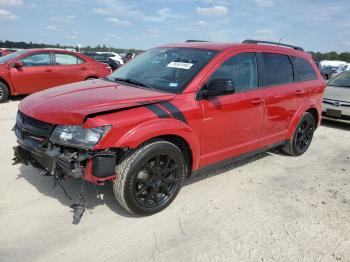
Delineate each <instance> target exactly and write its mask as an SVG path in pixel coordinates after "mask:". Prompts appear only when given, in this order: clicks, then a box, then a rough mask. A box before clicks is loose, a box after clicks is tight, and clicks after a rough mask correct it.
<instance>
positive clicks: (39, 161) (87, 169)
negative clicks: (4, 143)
mask: <svg viewBox="0 0 350 262" xmlns="http://www.w3.org/2000/svg"><path fill="white" fill-rule="evenodd" d="M18 143H19V145H18V146H16V147H14V156H15V157H14V161H15V163H22V164H25V165H31V166H33V167H35V168H39V169H41V170H43V171H44V172H45V173H46V174H48V175H52V176H58V177H62V176H69V177H73V178H83V179H85V180H87V181H89V182H91V183H94V184H98V185H102V184H104V182H105V181H107V180H113V179H115V177H116V175H115V166H116V153H115V152H112V151H103V152H99V151H96V152H87V153H79V152H78V151H77V152H74V151H72V150H68V149H65V148H62V147H59V146H52V148H51V149H48V148H35V147H30V146H28V145H25V144H21V142H20V141H18Z"/></svg>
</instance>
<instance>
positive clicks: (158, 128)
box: [114, 119, 200, 170]
mask: <svg viewBox="0 0 350 262" xmlns="http://www.w3.org/2000/svg"><path fill="white" fill-rule="evenodd" d="M165 135H175V136H179V137H181V138H183V139H184V140H185V141H186V142H187V144H188V145H189V147H190V151H191V153H192V170H195V169H197V168H198V166H199V154H200V143H199V140H198V138H197V136H196V135H195V133H194V132H193V130H192V129H191V128H190V127H189V126H188V125H186V124H185V123H183V122H181V121H179V120H176V119H162V120H159V119H154V120H151V121H147V122H145V123H141V124H140V125H138V126H136V127H134V128H133V129H131V130H130V131H128V132H127V133H125V134H124V135H123V136H122V137H121V138H120V139H119V140H118V141H117V142H116V143H115V145H114V147H119V148H122V147H129V148H137V147H138V146H139V145H141V144H143V143H144V142H146V141H148V140H151V139H152V138H156V137H159V136H165Z"/></svg>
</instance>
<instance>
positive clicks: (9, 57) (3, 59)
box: [0, 50, 28, 64]
mask: <svg viewBox="0 0 350 262" xmlns="http://www.w3.org/2000/svg"><path fill="white" fill-rule="evenodd" d="M27 52H28V51H27V50H21V51H17V52H14V53H11V54H8V55H5V56H3V57H0V64H5V63H7V62H8V61H10V60H12V59H14V58H16V57H18V56H20V55H23V54H25V53H27Z"/></svg>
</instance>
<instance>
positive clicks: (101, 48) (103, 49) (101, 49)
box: [0, 40, 144, 53]
mask: <svg viewBox="0 0 350 262" xmlns="http://www.w3.org/2000/svg"><path fill="white" fill-rule="evenodd" d="M1 47H7V48H19V49H22V48H23V49H28V48H62V49H66V48H75V49H76V50H79V48H78V47H77V46H71V45H60V44H55V45H48V44H38V43H33V42H29V43H27V42H15V41H8V40H6V41H2V40H0V48H1ZM80 50H83V51H92V52H94V51H95V52H116V53H127V52H133V53H141V52H143V51H144V50H138V49H125V48H115V47H111V48H109V47H107V46H106V45H103V46H101V45H97V46H95V47H91V46H89V45H88V46H84V47H82V48H80Z"/></svg>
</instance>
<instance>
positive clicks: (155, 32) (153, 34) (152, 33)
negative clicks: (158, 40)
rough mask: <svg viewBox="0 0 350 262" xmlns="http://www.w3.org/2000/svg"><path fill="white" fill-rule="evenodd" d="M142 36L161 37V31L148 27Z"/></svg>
mask: <svg viewBox="0 0 350 262" xmlns="http://www.w3.org/2000/svg"><path fill="white" fill-rule="evenodd" d="M142 36H144V37H160V32H159V30H158V29H156V28H148V29H147V30H146V33H144V34H143V35H142Z"/></svg>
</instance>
